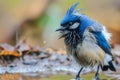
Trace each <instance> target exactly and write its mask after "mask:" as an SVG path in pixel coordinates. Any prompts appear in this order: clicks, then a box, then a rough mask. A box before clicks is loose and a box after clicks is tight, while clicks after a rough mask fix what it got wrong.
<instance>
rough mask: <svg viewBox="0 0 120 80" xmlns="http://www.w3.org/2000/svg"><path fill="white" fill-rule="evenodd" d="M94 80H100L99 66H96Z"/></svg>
mask: <svg viewBox="0 0 120 80" xmlns="http://www.w3.org/2000/svg"><path fill="white" fill-rule="evenodd" d="M94 80H100V78H99V65H98V67H97V72H96V74H95V78H94Z"/></svg>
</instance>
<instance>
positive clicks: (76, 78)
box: [71, 76, 81, 80]
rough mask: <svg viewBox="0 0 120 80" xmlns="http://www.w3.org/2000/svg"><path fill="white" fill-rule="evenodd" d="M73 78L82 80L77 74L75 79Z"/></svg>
mask: <svg viewBox="0 0 120 80" xmlns="http://www.w3.org/2000/svg"><path fill="white" fill-rule="evenodd" d="M71 80H81V79H80V77H79V76H76V77H75V78H74V79H71Z"/></svg>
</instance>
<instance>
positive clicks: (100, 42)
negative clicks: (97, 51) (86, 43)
mask: <svg viewBox="0 0 120 80" xmlns="http://www.w3.org/2000/svg"><path fill="white" fill-rule="evenodd" d="M92 33H93V35H94V36H95V38H96V40H97V44H98V45H99V46H100V47H101V48H102V49H103V50H104V51H105V53H108V54H110V55H112V53H111V49H110V45H109V43H108V42H107V40H106V39H105V37H104V35H103V33H102V32H92Z"/></svg>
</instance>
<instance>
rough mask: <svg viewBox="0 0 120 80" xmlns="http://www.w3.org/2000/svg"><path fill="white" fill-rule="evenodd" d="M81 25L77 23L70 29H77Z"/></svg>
mask: <svg viewBox="0 0 120 80" xmlns="http://www.w3.org/2000/svg"><path fill="white" fill-rule="evenodd" d="M79 25H80V23H78V22H76V23H74V24H73V25H72V26H70V29H76V28H77V27H79Z"/></svg>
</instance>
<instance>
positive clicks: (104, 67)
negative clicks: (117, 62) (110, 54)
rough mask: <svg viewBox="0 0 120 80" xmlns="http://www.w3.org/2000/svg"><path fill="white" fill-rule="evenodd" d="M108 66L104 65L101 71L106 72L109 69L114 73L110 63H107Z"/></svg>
mask: <svg viewBox="0 0 120 80" xmlns="http://www.w3.org/2000/svg"><path fill="white" fill-rule="evenodd" d="M108 64H109V65H104V66H103V67H102V70H103V71H107V70H108V69H110V70H111V71H116V69H115V67H114V65H113V63H112V61H109V62H108Z"/></svg>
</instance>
